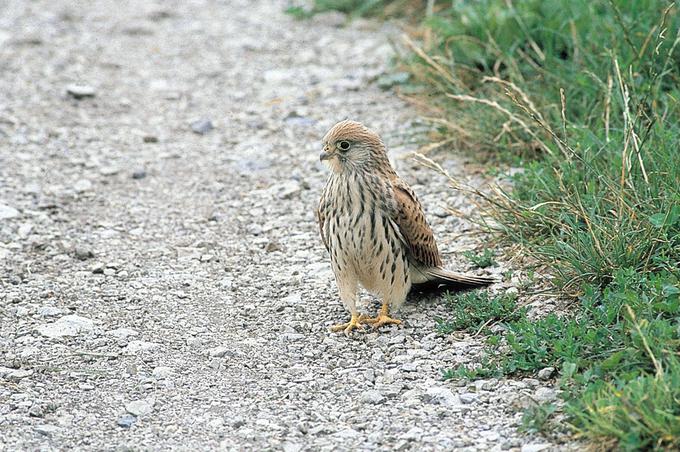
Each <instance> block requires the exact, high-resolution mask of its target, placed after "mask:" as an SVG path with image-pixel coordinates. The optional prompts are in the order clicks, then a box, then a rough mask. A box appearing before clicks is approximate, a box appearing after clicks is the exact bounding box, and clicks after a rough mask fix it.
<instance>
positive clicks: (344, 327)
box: [331, 311, 363, 336]
mask: <svg viewBox="0 0 680 452" xmlns="http://www.w3.org/2000/svg"><path fill="white" fill-rule="evenodd" d="M360 318H361V316H360V315H359V313H358V312H356V311H355V312H353V313H352V318H351V319H350V320H349V322H347V323H340V324H338V325H333V326H332V327H331V331H332V332H334V333H338V332H340V331H343V332H344V333H345V336H349V333H351V332H352V330H353V329H355V328H363V325H362V324H361V321H360Z"/></svg>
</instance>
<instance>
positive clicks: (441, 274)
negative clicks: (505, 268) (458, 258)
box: [416, 268, 497, 290]
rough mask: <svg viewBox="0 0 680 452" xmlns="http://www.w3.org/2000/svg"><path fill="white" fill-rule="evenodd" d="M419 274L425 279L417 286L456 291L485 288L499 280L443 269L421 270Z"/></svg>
mask: <svg viewBox="0 0 680 452" xmlns="http://www.w3.org/2000/svg"><path fill="white" fill-rule="evenodd" d="M419 273H420V274H421V275H423V276H424V277H425V278H422V280H421V281H417V282H416V284H422V285H427V286H446V288H450V289H454V290H465V289H473V288H475V287H484V286H488V285H490V284H493V283H495V282H497V280H496V279H494V278H489V277H485V276H477V275H466V274H463V273H455V272H450V271H448V270H443V269H441V268H426V269H420V272H419Z"/></svg>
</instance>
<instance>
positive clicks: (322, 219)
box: [316, 198, 329, 251]
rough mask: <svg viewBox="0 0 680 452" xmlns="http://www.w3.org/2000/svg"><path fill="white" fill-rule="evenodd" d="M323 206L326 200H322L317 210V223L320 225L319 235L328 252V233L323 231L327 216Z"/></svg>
mask: <svg viewBox="0 0 680 452" xmlns="http://www.w3.org/2000/svg"><path fill="white" fill-rule="evenodd" d="M323 204H324V200H323V198H321V202H320V203H319V208H318V209H316V221H317V222H318V223H319V234H320V235H321V241H322V242H323V246H325V247H326V251H329V249H328V239H327V238H326V233H325V232H324V230H323V225H324V223H325V221H326V215H325V214H324V211H323Z"/></svg>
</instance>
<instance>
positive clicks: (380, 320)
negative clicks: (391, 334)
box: [362, 315, 401, 329]
mask: <svg viewBox="0 0 680 452" xmlns="http://www.w3.org/2000/svg"><path fill="white" fill-rule="evenodd" d="M362 323H368V324H369V325H373V329H377V328H380V327H381V326H383V325H401V320H399V319H393V318H392V317H390V316H387V315H378V317H375V318H368V319H363V320H362Z"/></svg>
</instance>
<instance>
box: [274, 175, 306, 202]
mask: <svg viewBox="0 0 680 452" xmlns="http://www.w3.org/2000/svg"><path fill="white" fill-rule="evenodd" d="M301 191H302V187H301V186H300V183H299V182H297V181H292V180H291V181H287V182H282V183H280V184H276V185H272V186H271V187H270V188H269V192H270V193H271V194H272V195H274V196H275V197H277V198H279V199H293V197H294V196H295V195H297V194H298V193H300V192H301Z"/></svg>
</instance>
